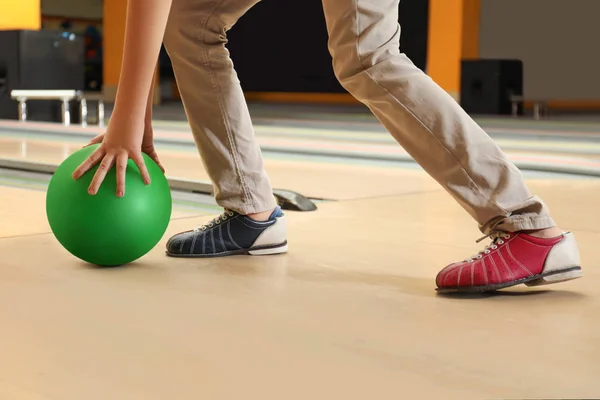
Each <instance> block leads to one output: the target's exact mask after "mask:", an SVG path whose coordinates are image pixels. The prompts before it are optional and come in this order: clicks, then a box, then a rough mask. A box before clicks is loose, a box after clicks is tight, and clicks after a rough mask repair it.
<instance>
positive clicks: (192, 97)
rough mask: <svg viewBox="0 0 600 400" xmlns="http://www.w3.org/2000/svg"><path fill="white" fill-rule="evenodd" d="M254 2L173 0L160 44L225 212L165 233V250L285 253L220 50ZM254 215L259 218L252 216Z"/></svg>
mask: <svg viewBox="0 0 600 400" xmlns="http://www.w3.org/2000/svg"><path fill="white" fill-rule="evenodd" d="M257 2H258V0H215V1H206V0H174V1H173V6H172V8H171V13H170V16H169V21H168V24H167V29H166V32H165V40H164V41H165V47H166V48H167V51H168V52H169V56H170V57H171V61H172V63H173V69H174V72H175V77H176V79H177V83H178V86H179V90H180V93H181V97H182V100H183V104H184V107H185V109H186V113H187V116H188V120H189V121H190V125H191V128H192V132H193V134H194V140H195V141H196V145H197V147H198V150H199V151H200V154H201V156H202V160H203V162H204V165H205V167H206V170H207V171H208V174H209V176H210V178H211V180H212V182H213V184H214V186H215V195H216V200H217V202H218V203H219V205H221V206H222V207H223V208H225V209H226V211H225V213H223V214H222V215H221V216H219V217H217V218H215V219H214V220H212V221H211V222H209V223H208V224H205V225H203V226H202V227H200V228H198V229H195V230H192V231H187V232H182V233H180V234H178V235H175V236H174V237H172V238H171V239H170V240H169V242H168V243H167V254H168V255H170V256H174V257H213V256H226V255H234V254H252V255H263V254H276V253H282V252H285V251H287V239H286V226H285V217H284V215H283V213H282V212H281V210H280V209H279V207H277V204H276V202H275V198H274V196H273V189H272V188H271V184H270V182H269V178H268V176H267V173H266V171H265V169H264V165H263V160H262V154H261V151H260V148H259V146H258V143H257V141H256V139H255V137H254V130H253V127H252V121H251V119H250V113H249V111H248V107H247V105H246V101H245V99H244V94H243V92H242V88H241V86H240V83H239V81H238V78H237V74H236V73H235V71H234V69H233V63H232V61H231V59H230V58H229V52H228V51H227V49H226V48H225V44H226V42H227V36H226V34H227V31H228V30H229V29H230V28H231V27H232V26H233V25H234V24H235V23H236V21H237V20H238V18H240V17H241V16H242V15H243V14H244V13H245V12H246V11H247V10H248V9H249V8H250V7H252V6H253V5H254V4H255V3H257ZM257 214H264V217H265V218H264V219H267V220H266V221H256V219H257ZM249 216H251V217H252V218H249ZM258 219H262V218H258Z"/></svg>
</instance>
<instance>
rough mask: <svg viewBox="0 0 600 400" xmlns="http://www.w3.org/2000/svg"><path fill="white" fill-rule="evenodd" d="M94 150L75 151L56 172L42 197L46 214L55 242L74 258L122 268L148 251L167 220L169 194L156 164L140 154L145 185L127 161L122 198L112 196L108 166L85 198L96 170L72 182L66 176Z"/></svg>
mask: <svg viewBox="0 0 600 400" xmlns="http://www.w3.org/2000/svg"><path fill="white" fill-rule="evenodd" d="M98 146H99V145H98V144H97V145H92V146H88V147H85V148H83V149H81V150H79V151H76V152H75V153H73V154H71V155H70V156H69V157H68V158H66V159H65V160H64V161H63V162H62V163H61V164H60V166H59V167H58V168H57V169H56V171H55V172H54V175H53V176H52V179H51V180H50V184H49V185H48V192H47V194H46V216H47V218H48V222H49V224H50V228H51V229H52V233H53V234H54V236H55V237H56V239H57V240H58V242H59V243H60V244H61V245H62V246H63V247H64V248H65V249H66V250H67V251H69V252H70V253H71V254H72V255H74V256H75V257H78V258H79V259H81V260H83V261H86V262H88V263H91V264H96V265H100V266H116V265H122V264H127V263H130V262H132V261H134V260H137V259H138V258H140V257H142V256H144V255H145V254H146V253H148V252H149V251H150V250H152V249H153V248H154V247H155V246H156V244H157V243H158V242H159V241H160V239H161V238H162V236H163V235H164V233H165V231H166V229H167V226H168V224H169V220H170V218H171V205H172V197H171V191H170V189H169V184H168V182H167V179H166V177H165V175H164V174H163V172H162V171H161V170H160V168H159V166H158V165H157V164H156V163H155V162H154V161H153V160H152V159H151V158H150V157H148V156H147V155H146V154H144V160H145V162H146V168H147V169H148V172H149V174H150V180H151V183H150V184H149V185H145V184H144V182H143V180H142V177H141V174H140V171H139V169H138V167H137V165H136V164H135V163H134V162H133V160H129V161H128V163H127V170H126V181H125V196H123V197H117V196H116V194H115V193H116V185H117V177H116V168H115V167H114V166H113V167H112V168H111V169H110V170H109V171H108V173H107V174H106V178H105V179H104V181H103V182H102V185H100V189H99V190H98V193H97V194H95V195H93V196H92V195H90V194H88V192H87V190H88V187H89V185H90V183H91V181H92V178H93V177H94V174H95V173H96V170H97V169H98V166H95V167H94V168H92V169H91V170H90V171H88V172H87V173H86V174H85V175H83V176H82V177H81V178H79V179H78V180H75V179H73V177H72V174H73V171H75V169H77V167H78V166H79V165H80V164H81V163H82V162H83V161H85V160H86V159H87V158H88V157H89V156H90V155H91V154H92V153H93V152H94V150H96V149H97V148H98Z"/></svg>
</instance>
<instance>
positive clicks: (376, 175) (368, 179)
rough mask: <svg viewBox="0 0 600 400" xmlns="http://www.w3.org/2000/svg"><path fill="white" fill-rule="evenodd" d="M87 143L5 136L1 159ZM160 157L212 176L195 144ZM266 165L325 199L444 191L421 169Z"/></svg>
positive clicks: (55, 156) (284, 181)
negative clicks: (207, 170)
mask: <svg viewBox="0 0 600 400" xmlns="http://www.w3.org/2000/svg"><path fill="white" fill-rule="evenodd" d="M82 144H83V143H82V142H78V141H73V140H70V141H69V140H54V141H53V140H43V139H24V138H6V137H0V158H12V159H22V160H29V161H36V162H44V163H56V164H58V163H60V162H61V161H62V160H64V159H65V158H66V157H67V156H68V154H70V153H72V152H73V151H76V150H78V149H79V148H81V146H82ZM159 155H160V157H161V162H162V163H163V164H164V165H165V168H166V169H167V174H168V175H169V176H170V177H173V178H185V179H194V180H206V181H207V180H208V175H207V173H206V170H205V168H204V166H203V164H202V161H201V159H200V157H199V156H198V153H197V151H196V149H195V148H188V149H181V148H178V149H173V148H169V147H167V148H159ZM265 165H266V168H267V171H268V173H269V176H270V178H271V181H272V183H273V186H274V187H275V188H278V189H287V190H293V191H296V192H298V193H302V194H303V195H305V196H309V197H312V198H320V199H335V200H348V199H356V198H365V197H375V196H390V195H396V194H402V193H410V192H419V191H429V190H439V189H438V186H437V184H436V183H435V181H433V179H431V178H430V177H429V176H427V175H426V174H424V173H423V172H422V171H419V170H410V169H402V168H398V167H397V166H393V167H390V166H389V165H388V166H383V165H381V166H369V165H360V164H354V165H353V164H348V163H335V162H332V161H322V162H317V161H306V160H302V159H294V158H293V157H291V156H290V157H288V158H287V159H279V158H269V157H266V159H265Z"/></svg>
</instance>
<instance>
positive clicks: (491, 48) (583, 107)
mask: <svg viewBox="0 0 600 400" xmlns="http://www.w3.org/2000/svg"><path fill="white" fill-rule="evenodd" d="M569 4H571V6H569V7H567V8H565V7H564V4H563V3H562V2H561V1H559V0H527V1H519V0H402V1H401V4H400V21H399V22H400V23H401V25H402V46H401V48H402V50H403V51H404V52H405V53H407V54H408V56H409V57H410V58H411V59H412V60H413V61H414V62H415V64H416V65H417V66H418V67H420V68H422V69H423V70H424V71H426V72H427V73H428V74H429V75H430V76H431V77H432V78H433V79H434V80H436V81H437V82H438V83H439V84H440V85H441V86H442V87H443V88H444V89H446V90H447V91H448V92H449V93H451V94H452V95H453V96H455V98H456V99H457V100H458V101H460V102H461V104H462V105H463V106H464V107H465V108H466V109H467V110H468V111H470V112H472V113H474V114H482V115H483V114H485V115H505V114H511V111H512V108H511V106H512V103H511V102H510V96H511V95H513V96H517V95H522V96H524V97H523V99H522V100H523V106H524V107H523V109H521V104H518V106H519V108H518V113H519V114H521V113H522V112H524V113H525V114H527V113H533V108H534V102H535V101H538V102H540V103H542V102H543V103H544V104H542V105H543V106H546V107H547V109H548V114H553V115H555V116H557V115H564V114H593V113H597V112H599V111H600V80H598V79H597V78H596V73H597V71H598V70H599V68H600V56H599V55H598V53H597V52H595V51H589V50H590V49H593V48H595V47H596V43H595V41H596V38H597V37H598V33H599V32H597V31H598V30H599V29H600V28H594V26H597V25H596V24H595V23H594V18H595V16H596V15H598V12H600V3H598V2H597V1H594V0H573V1H572V2H570V3H569ZM125 8H126V2H123V1H119V0H104V1H103V0H20V1H19V2H11V1H8V0H3V13H2V16H0V30H1V31H0V46H1V48H0V49H1V52H0V73H1V74H2V75H1V76H2V79H3V80H4V91H3V92H2V97H1V98H0V118H16V117H17V112H16V111H15V110H16V106H15V103H14V102H12V104H11V101H10V100H9V99H10V95H9V91H10V90H13V89H77V90H85V91H93V92H99V93H103V95H104V96H105V98H106V100H107V102H109V103H110V100H111V99H112V98H114V93H115V88H116V84H117V82H118V75H119V70H120V60H121V50H122V42H123V29H124V21H125V20H124V18H125V17H124V13H125ZM267 21H268V22H267ZM274 32H277V34H273V33H274ZM229 38H230V42H229V44H228V47H229V49H230V50H231V54H232V58H233V60H234V62H235V66H236V69H237V71H238V74H239V76H240V79H241V82H242V85H243V87H244V90H245V91H246V92H247V95H248V99H249V100H250V101H276V102H278V103H281V102H286V103H298V102H302V103H311V104H322V103H324V102H326V103H328V104H331V103H338V104H352V103H355V102H354V101H353V99H352V98H351V97H350V96H348V95H347V94H346V93H345V91H344V89H343V88H341V86H340V85H339V84H338V83H337V81H336V79H335V77H334V75H333V71H332V67H331V57H330V56H329V53H328V51H327V32H326V27H325V21H324V17H323V12H322V7H321V2H320V1H319V0H304V1H303V2H302V7H292V6H290V5H289V4H288V3H287V2H284V1H275V0H267V1H263V2H260V3H259V4H257V5H256V6H255V7H254V8H253V9H251V10H250V11H249V13H248V14H247V15H246V16H245V17H244V18H242V19H241V20H240V22H239V23H238V25H236V26H235V27H234V28H233V30H232V31H231V32H230V36H229ZM42 54H43V60H44V62H38V61H40V59H41V57H42ZM257 60H261V62H260V63H258V62H257ZM157 68H158V70H159V79H157V82H156V89H157V90H156V99H155V103H156V104H157V105H159V104H165V103H169V102H177V101H178V100H179V96H178V91H177V86H176V84H175V81H174V77H173V71H172V69H171V66H170V62H169V58H168V56H167V54H166V52H165V51H164V49H163V51H162V53H161V57H160V62H159V65H158V66H157ZM47 107H50V106H49V105H47ZM32 108H33V107H32ZM54 118H55V119H56V118H58V117H57V116H55V117H54ZM29 119H32V120H35V119H42V120H43V119H48V116H47V115H44V113H43V110H41V109H40V110H34V109H31V112H30V115H29Z"/></svg>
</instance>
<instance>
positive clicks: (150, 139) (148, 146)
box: [83, 124, 165, 173]
mask: <svg viewBox="0 0 600 400" xmlns="http://www.w3.org/2000/svg"><path fill="white" fill-rule="evenodd" d="M104 135H105V133H102V134H100V135H98V136H96V137H95V138H93V139H92V140H90V142H89V143H88V144H86V145H85V146H83V147H88V146H91V145H93V144H98V143H102V142H103V141H104ZM142 152H143V153H146V154H147V155H148V156H149V157H150V158H151V159H152V160H154V162H155V163H156V164H157V165H158V166H159V167H160V169H161V170H162V172H163V173H164V172H165V168H164V167H163V165H162V163H161V162H160V159H159V158H158V153H157V152H156V149H155V148H154V134H153V131H152V125H150V124H146V127H145V129H144V139H143V140H142Z"/></svg>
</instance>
